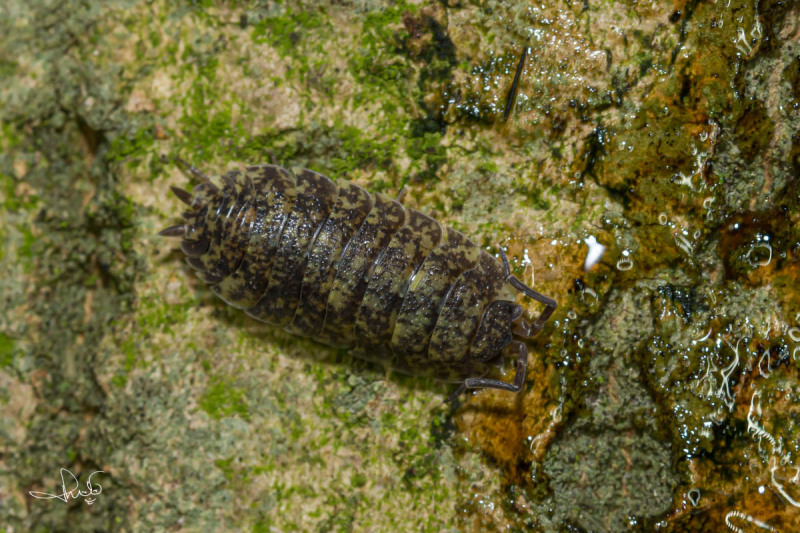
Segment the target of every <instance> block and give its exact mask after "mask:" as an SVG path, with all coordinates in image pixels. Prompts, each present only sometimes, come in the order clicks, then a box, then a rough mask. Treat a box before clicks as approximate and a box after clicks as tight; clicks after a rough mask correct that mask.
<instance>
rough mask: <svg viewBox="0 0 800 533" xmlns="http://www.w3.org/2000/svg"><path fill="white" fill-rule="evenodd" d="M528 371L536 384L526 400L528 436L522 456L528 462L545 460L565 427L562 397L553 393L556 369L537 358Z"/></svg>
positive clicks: (524, 429) (524, 421)
mask: <svg viewBox="0 0 800 533" xmlns="http://www.w3.org/2000/svg"><path fill="white" fill-rule="evenodd" d="M528 372H529V376H530V377H529V379H531V380H532V381H534V386H533V387H532V388H531V389H530V391H529V392H528V394H526V395H525V397H524V399H523V400H522V401H523V406H524V417H523V419H522V433H523V434H524V435H526V437H525V447H524V450H523V457H522V459H524V460H525V461H526V462H528V461H532V462H541V461H542V459H544V454H545V452H546V451H547V449H548V448H549V446H550V443H551V442H552V441H553V439H554V438H555V437H556V433H557V431H558V428H559V427H561V422H562V418H561V406H560V403H559V401H558V399H557V398H554V397H553V396H552V395H553V392H554V391H553V388H552V387H551V385H552V383H553V381H555V380H554V379H553V378H554V376H555V368H553V367H552V366H545V365H544V363H543V362H542V361H541V359H540V358H537V359H536V361H535V362H534V363H533V364H531V365H530V366H529V367H528Z"/></svg>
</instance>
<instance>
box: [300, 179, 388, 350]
mask: <svg viewBox="0 0 800 533" xmlns="http://www.w3.org/2000/svg"><path fill="white" fill-rule="evenodd" d="M372 206H373V202H372V196H371V195H370V194H369V193H368V192H367V191H365V190H364V189H362V188H361V187H359V186H358V185H354V184H352V183H348V182H346V181H344V180H341V181H339V197H338V198H337V200H336V205H335V206H334V209H333V212H331V214H330V216H328V219H327V220H326V221H325V223H324V224H323V226H322V229H320V231H319V234H318V235H317V237H316V240H315V241H314V245H313V246H312V247H311V251H310V253H309V254H308V262H307V265H306V271H305V278H303V288H302V291H301V294H300V303H299V305H298V306H297V311H296V312H295V315H294V320H293V321H292V323H291V324H290V325H289V326H288V327H287V329H288V330H289V331H291V332H292V333H296V334H298V335H306V336H310V337H314V336H316V335H317V334H318V333H319V332H321V331H322V327H323V325H324V323H325V311H326V310H327V307H328V295H329V294H330V291H331V287H333V282H334V279H335V276H336V272H337V263H338V261H339V258H340V257H341V255H342V252H343V251H344V248H345V246H346V245H347V243H348V242H350V239H351V238H352V237H353V235H354V234H355V232H356V231H357V230H358V228H359V227H360V226H361V223H362V222H364V220H365V219H366V218H367V215H369V213H370V211H371V210H372Z"/></svg>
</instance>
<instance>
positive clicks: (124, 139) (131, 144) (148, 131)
mask: <svg viewBox="0 0 800 533" xmlns="http://www.w3.org/2000/svg"><path fill="white" fill-rule="evenodd" d="M154 143H155V137H154V135H153V129H152V128H149V127H148V128H141V129H139V130H137V131H135V132H133V133H132V134H130V135H126V134H123V135H120V136H118V137H116V138H114V140H112V141H111V144H110V146H109V148H108V152H106V159H107V160H108V161H109V163H125V164H128V165H129V166H130V167H131V168H136V166H138V164H139V163H140V162H141V159H142V158H143V157H144V156H145V155H147V154H149V153H150V152H151V151H152V148H153V144H154Z"/></svg>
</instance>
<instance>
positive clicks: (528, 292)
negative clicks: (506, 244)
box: [498, 247, 558, 337]
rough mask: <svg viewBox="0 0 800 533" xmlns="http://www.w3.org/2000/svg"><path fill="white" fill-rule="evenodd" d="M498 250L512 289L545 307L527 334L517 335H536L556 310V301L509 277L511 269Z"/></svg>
mask: <svg viewBox="0 0 800 533" xmlns="http://www.w3.org/2000/svg"><path fill="white" fill-rule="evenodd" d="M498 249H499V250H500V258H501V259H502V260H503V270H504V272H505V275H506V279H507V281H508V283H510V284H511V286H512V287H514V288H515V289H517V290H518V291H519V292H521V293H522V294H524V295H525V296H527V297H529V298H533V299H534V300H536V301H537V302H541V303H543V304H545V306H546V307H545V308H544V311H542V314H540V315H539V318H537V319H536V320H535V321H534V322H533V324H531V325H530V331H529V332H528V334H527V335H522V334H521V333H519V335H520V336H522V337H530V336H532V335H536V334H537V333H538V332H539V331H540V330H541V329H542V328H543V327H544V325H545V323H546V322H547V320H548V319H549V318H550V315H552V314H553V311H555V310H556V307H557V306H558V303H556V301H555V300H553V299H552V298H548V297H547V296H545V295H544V294H542V293H539V292H536V291H535V290H533V289H532V288H530V287H528V286H527V285H525V284H524V283H522V282H521V281H520V280H518V279H517V278H516V277H514V276H512V275H511V267H510V265H509V264H508V258H507V257H506V254H505V252H503V249H502V248H500V247H498ZM515 333H516V331H515Z"/></svg>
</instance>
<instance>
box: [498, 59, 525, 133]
mask: <svg viewBox="0 0 800 533" xmlns="http://www.w3.org/2000/svg"><path fill="white" fill-rule="evenodd" d="M527 56H528V47H527V46H525V47H523V48H522V57H520V58H519V63H518V64H517V73H516V74H514V81H513V82H512V83H511V89H510V90H509V91H508V99H507V100H506V108H505V110H504V111H503V122H505V121H506V120H508V116H509V115H510V114H511V109H512V108H513V107H514V101H515V100H516V99H517V84H518V83H519V75H520V74H521V73H522V67H523V66H524V65H525V58H526V57H527Z"/></svg>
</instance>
